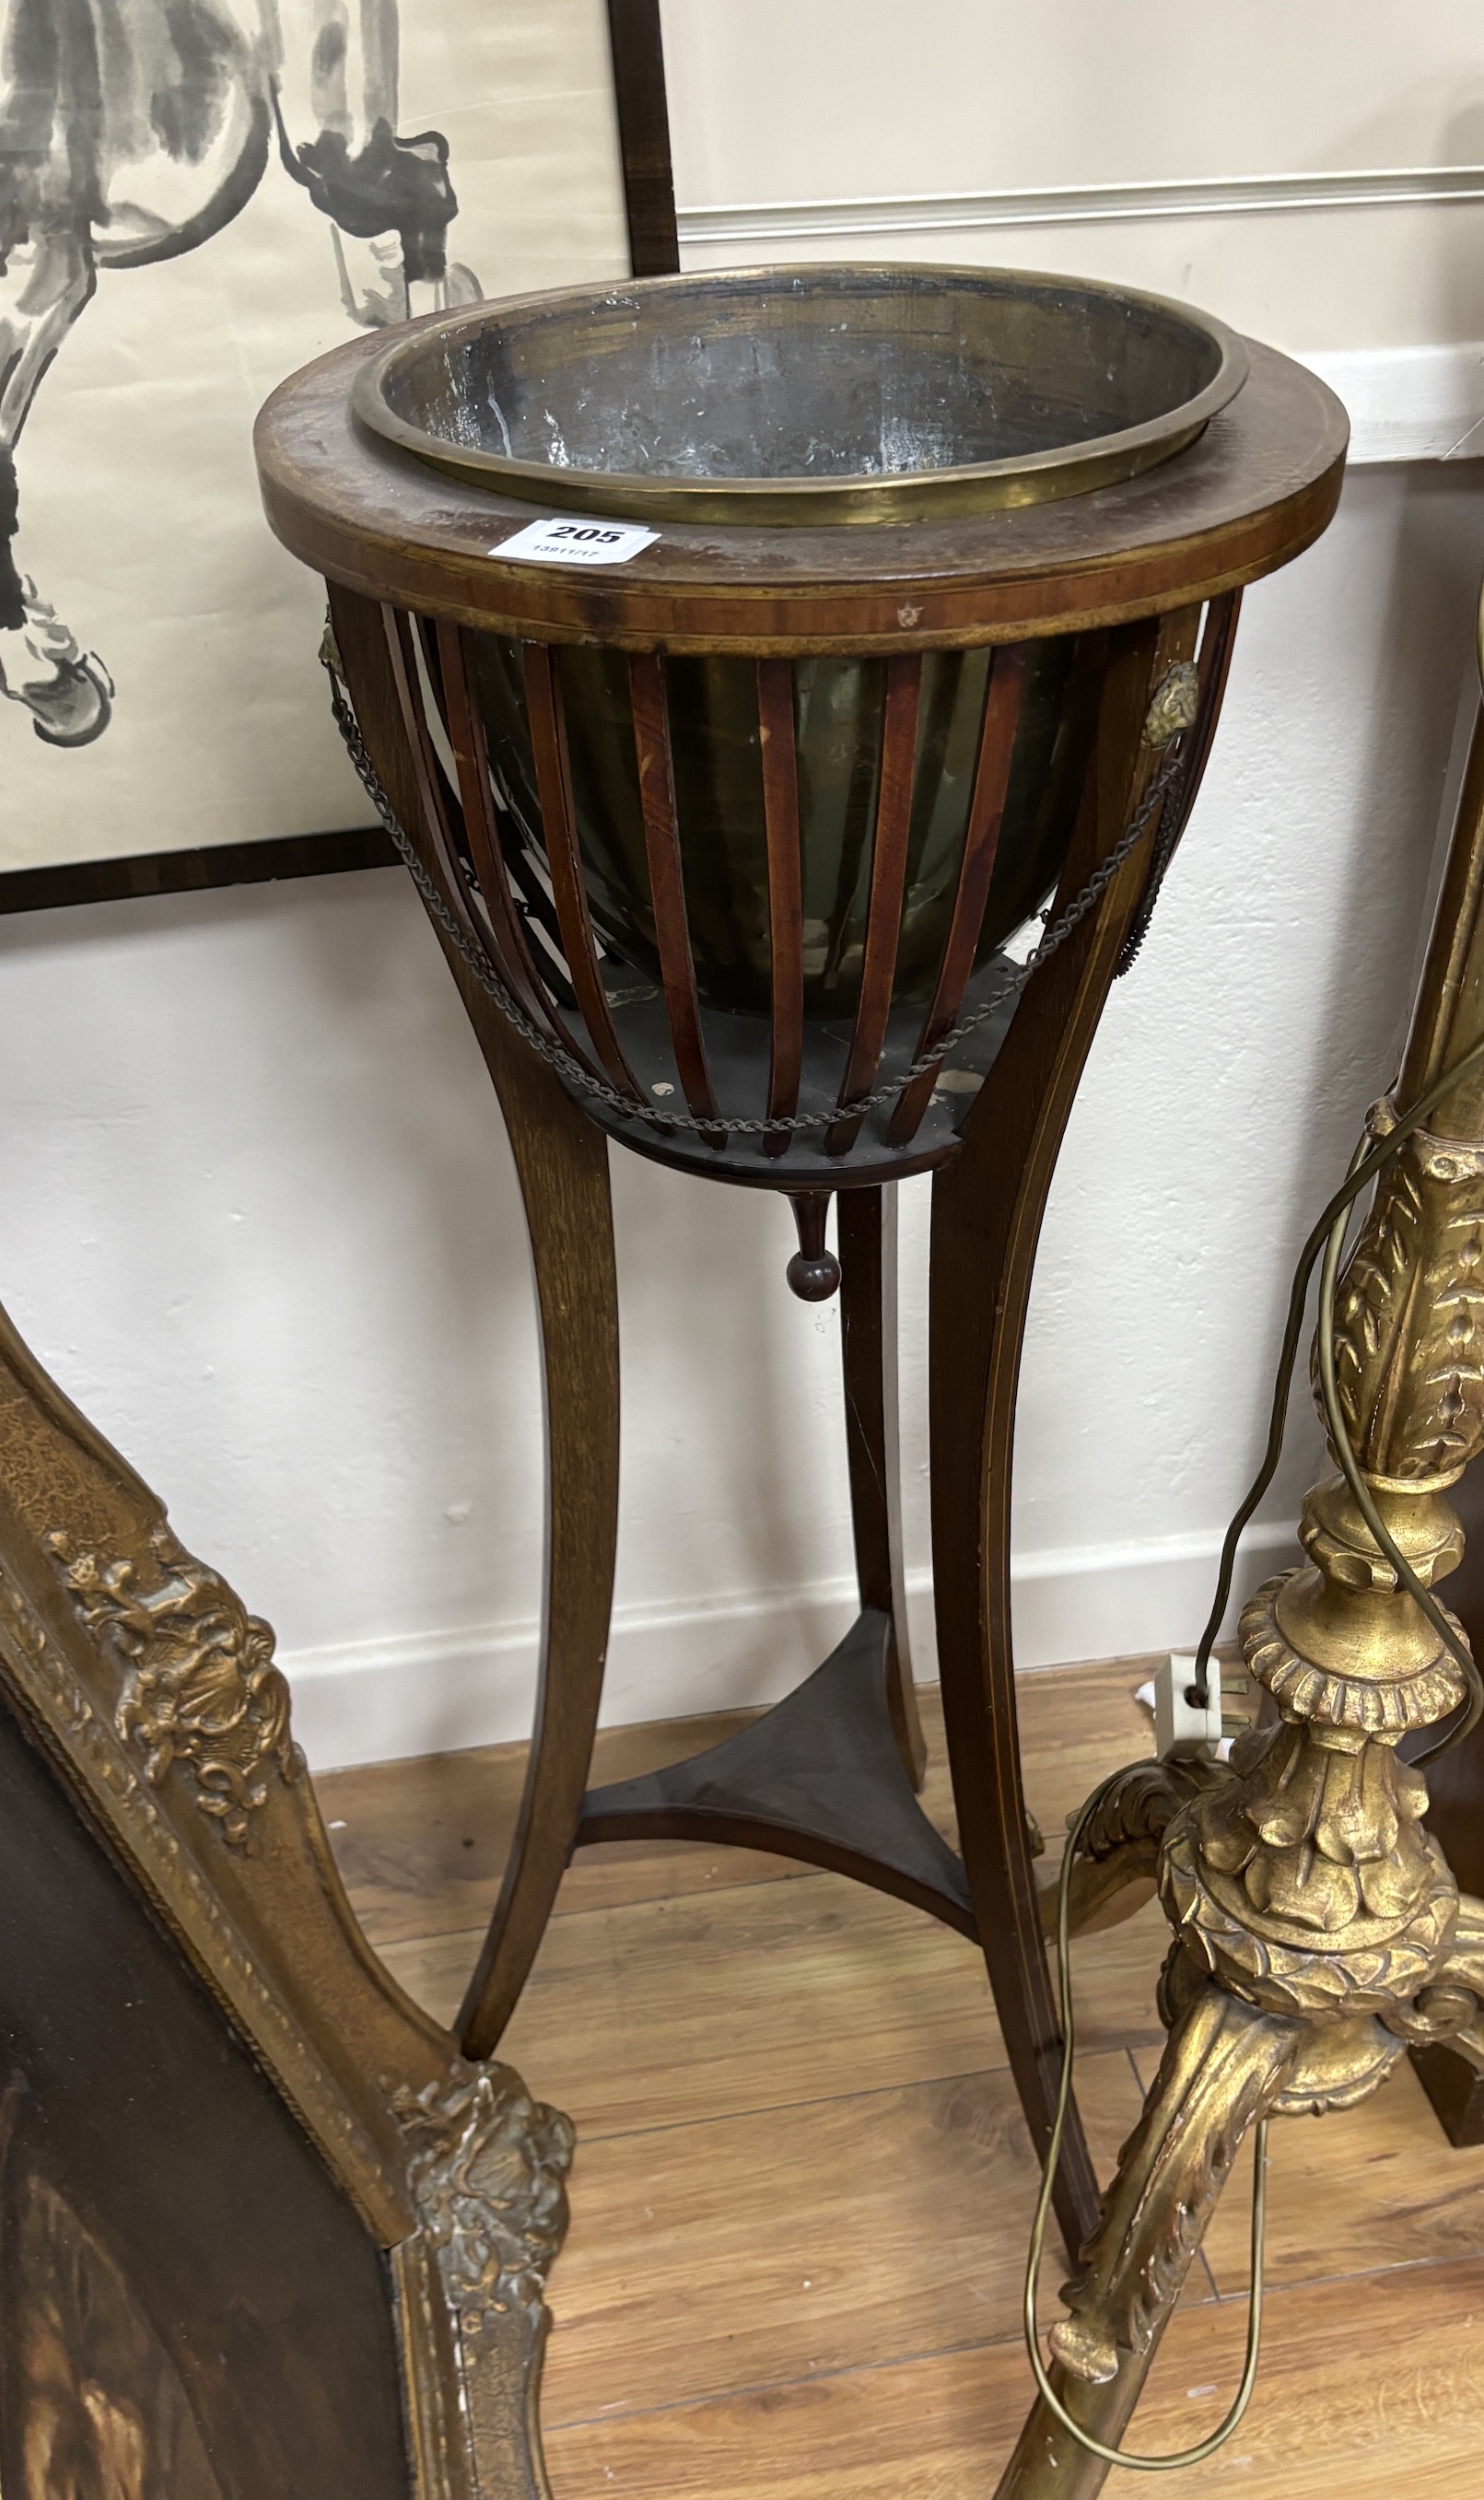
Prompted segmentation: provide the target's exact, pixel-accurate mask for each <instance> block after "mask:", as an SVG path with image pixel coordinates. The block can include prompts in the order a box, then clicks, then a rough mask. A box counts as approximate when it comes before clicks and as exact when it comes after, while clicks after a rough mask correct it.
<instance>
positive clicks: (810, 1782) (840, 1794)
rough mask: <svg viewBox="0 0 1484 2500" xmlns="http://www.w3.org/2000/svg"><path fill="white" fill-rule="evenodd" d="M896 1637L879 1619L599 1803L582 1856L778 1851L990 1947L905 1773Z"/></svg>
mask: <svg viewBox="0 0 1484 2500" xmlns="http://www.w3.org/2000/svg"><path fill="white" fill-rule="evenodd" d="M890 1637H891V1626H890V1623H889V1621H888V1619H887V1617H886V1616H885V1615H884V1614H882V1613H879V1612H877V1611H876V1610H875V1609H874V1608H870V1607H868V1608H867V1609H866V1611H865V1612H864V1613H863V1614H861V1615H859V1616H858V1617H857V1619H856V1621H855V1623H854V1624H853V1625H852V1626H851V1628H850V1630H849V1631H848V1632H847V1633H846V1634H845V1637H844V1639H843V1640H842V1641H841V1644H840V1647H839V1648H838V1649H837V1650H835V1651H833V1652H832V1653H831V1655H830V1657H828V1658H827V1659H826V1660H825V1662H824V1664H823V1665H822V1666H819V1667H816V1668H815V1670H814V1672H813V1674H812V1675H811V1676H810V1677H809V1678H808V1681H807V1682H806V1683H804V1684H801V1685H800V1686H799V1688H798V1690H797V1692H794V1693H791V1694H788V1696H787V1698H786V1699H785V1700H782V1701H779V1702H777V1703H775V1706H774V1708H773V1709H772V1710H769V1711H767V1712H766V1713H765V1714H764V1716H763V1717H762V1718H761V1719H758V1720H755V1721H754V1722H753V1724H752V1726H751V1727H744V1728H743V1729H742V1732H741V1734H740V1735H736V1736H729V1737H728V1738H727V1739H726V1741H725V1743H724V1744H720V1745H713V1746H712V1747H711V1748H710V1750H709V1753H705V1754H696V1755H693V1756H692V1757H691V1759H690V1760H689V1761H685V1762H674V1763H672V1764H671V1765H670V1766H669V1767H668V1768H667V1769H665V1770H662V1771H649V1772H646V1773H645V1774H644V1776H643V1778H641V1779H635V1780H619V1781H616V1782H615V1783H614V1784H613V1786H612V1787H610V1788H604V1789H594V1790H592V1791H590V1793H589V1794H588V1795H587V1797H586V1799H585V1800H584V1803H583V1807H582V1819H581V1822H580V1824H579V1825H578V1827H577V1846H578V1847H581V1846H583V1845H584V1844H585V1843H587V1842H589V1841H600V1840H699V1841H709V1842H712V1843H716V1842H726V1843H730V1844H731V1845H732V1846H733V1847H735V1848H742V1849H767V1850H772V1851H774V1852H775V1853H776V1854H777V1855H778V1856H780V1857H784V1858H799V1859H804V1860H805V1861H806V1862H807V1863H808V1864H810V1865H814V1866H827V1867H830V1868H832V1869H833V1870H834V1871H835V1872H836V1873H837V1874H841V1875H850V1876H853V1877H854V1878H855V1879H856V1881H857V1882H858V1883H862V1884H870V1885H873V1886H874V1888H875V1890H876V1891H881V1892H891V1893H894V1894H895V1895H896V1896H897V1897H898V1898H899V1899H900V1900H904V1901H911V1902H913V1903H914V1904H915V1905H916V1907H917V1908H918V1909H922V1910H927V1911H928V1912H929V1913H930V1914H931V1915H932V1917H934V1918H935V1919H940V1920H942V1922H943V1924H945V1925H947V1926H950V1927H956V1928H957V1929H958V1931H959V1933H960V1934H961V1935H965V1936H968V1937H970V1938H971V1939H973V1940H974V1941H977V1934H978V1930H977V1928H976V1926H975V1924H974V1917H973V1904H972V1902H971V1900H970V1895H969V1883H968V1878H967V1877H966V1875H965V1873H964V1868H963V1863H962V1860H961V1859H959V1858H958V1857H956V1856H955V1854H954V1852H953V1851H952V1850H951V1849H950V1848H949V1846H948V1843H947V1842H946V1841H945V1840H944V1839H943V1838H942V1836H941V1834H940V1832H939V1831H937V1830H936V1829H935V1828H934V1826H933V1825H932V1824H931V1823H930V1822H929V1821H928V1818H927V1816H926V1815H925V1814H924V1813H923V1810H922V1808H921V1806H920V1805H919V1804H918V1802H917V1799H916V1797H915V1796H914V1795H913V1793H912V1789H911V1785H910V1783H909V1781H908V1779H907V1773H906V1771H905V1770H904V1769H903V1767H902V1762H901V1758H900V1756H899V1755H898V1752H897V1741H896V1736H895V1734H894V1732H893V1729H892V1724H891V1713H890V1708H889V1706H888V1702H887V1672H888V1655H889V1643H890Z"/></svg>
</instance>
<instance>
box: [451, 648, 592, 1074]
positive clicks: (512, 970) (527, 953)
mask: <svg viewBox="0 0 1484 2500" xmlns="http://www.w3.org/2000/svg"><path fill="white" fill-rule="evenodd" d="M435 648H436V650H437V654H438V684H439V691H440V693H441V694H442V697H443V714H444V727H445V730H446V731H447V734H448V743H449V745H450V746H451V747H452V749H453V762H454V769H455V771H456V772H457V774H458V790H459V804H460V806H461V808H462V811H463V818H464V834H465V838H466V839H467V840H468V843H469V852H470V857H471V858H472V859H473V861H474V866H475V874H476V875H477V876H478V880H479V892H480V893H481V894H482V896H483V898H484V904H485V908H486V909H487V911H488V913H489V919H490V927H491V929H492V931H493V933H494V940H495V951H496V960H497V962H498V963H499V966H500V970H501V971H502V972H503V974H504V976H505V979H506V981H507V983H508V985H509V987H510V988H511V990H512V991H513V992H514V995H515V997H516V998H517V999H518V1000H519V1002H520V1004H521V1005H522V1006H523V1007H524V1008H525V1010H526V1013H527V1014H528V1015H529V1016H530V1017H531V1018H532V1020H533V1022H535V1023H536V1024H538V1025H540V1026H541V1027H542V1028H543V1030H544V1032H546V1033H547V1034H549V1035H550V1036H551V1037H552V1038H553V1039H554V1040H556V1041H558V1042H560V1043H561V1045H562V1047H563V1049H564V1050H565V1051H566V1052H567V1054H568V1055H569V1057H570V1058H572V1059H573V1060H575V1061H576V1063H577V1066H578V1067H580V1068H582V1069H587V1070H588V1072H589V1073H591V1072H592V1068H591V1062H590V1061H589V1060H588V1058H587V1056H586V1054H585V1052H583V1051H582V1050H580V1049H579V1048H578V1047H577V1043H576V1042H575V1041H574V1040H573V1038H572V1036H571V1035H570V1034H569V1032H568V1031H567V1028H566V1026H565V1025H564V1024H563V1022H562V1020H561V1017H560V1016H559V1015H558V1014H557V1012H556V1010H555V1008H554V1007H553V1005H552V1004H551V1001H550V999H549V997H548V995H547V992H546V988H545V984H544V981H543V980H542V977H541V974H540V972H539V971H538V970H537V968H536V963H535V960H534V958H533V956H532V953H531V948H530V943H529V941H528V939H527V937H526V932H525V924H524V922H523V920H522V918H521V914H520V908H519V905H517V903H516V901H515V898H514V896H513V895H512V893H511V885H510V878H509V876H508V875H507V873H506V866H505V853H504V850H503V848H502V845H501V841H500V827H499V823H498V820H497V818H496V815H495V796H494V790H493V788H492V786H491V783H490V777H489V753H488V749H487V747H486V745H485V742H484V723H483V719H482V717H481V714H480V711H479V705H478V696H477V694H476V691H475V687H474V684H473V676H472V669H471V654H470V650H469V646H468V641H467V639H466V637H465V636H464V634H463V633H462V632H461V630H460V628H459V627H458V626H457V625H450V624H449V623H448V621H447V619H446V618H445V617H442V616H441V617H440V618H439V619H438V625H437V635H436V643H435ZM486 942H488V941H487V940H486Z"/></svg>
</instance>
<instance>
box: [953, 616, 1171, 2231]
mask: <svg viewBox="0 0 1484 2500" xmlns="http://www.w3.org/2000/svg"><path fill="white" fill-rule="evenodd" d="M1198 622H1199V617H1198V613H1197V611H1195V610H1193V609H1185V610H1183V611H1181V612H1180V613H1179V614H1177V615H1174V616H1171V617H1168V618H1166V619H1164V620H1162V621H1161V622H1160V624H1159V625H1158V626H1157V627H1156V626H1155V625H1154V624H1153V623H1149V624H1141V625H1136V626H1126V627H1124V628H1122V629H1121V630H1120V632H1119V634H1118V635H1117V637H1116V640H1115V647H1114V649H1113V651H1112V652H1111V653H1110V655H1109V667H1108V674H1107V677H1106V680H1105V689H1104V694H1103V700H1102V707H1101V710H1100V714H1099V720H1098V728H1097V738H1096V745H1095V749H1094V756H1093V764H1092V769H1091V771H1090V773H1089V779H1088V786H1087V793H1086V796H1085V799H1084V803H1083V806H1082V810H1081V814H1080V816H1079V819H1078V824H1077V829H1076V833H1075V835H1074V837H1073V840H1072V848H1071V852H1070V854H1069V858H1068V862H1067V867H1066V871H1065V872H1064V876H1063V880H1062V888H1061V892H1060V894H1059V896H1058V898H1057V905H1058V906H1060V905H1061V904H1062V903H1063V902H1065V901H1066V900H1067V899H1068V898H1069V897H1070V896H1071V895H1072V894H1074V893H1075V892H1076V891H1077V890H1078V889H1079V888H1080V887H1081V885H1082V884H1083V883H1084V881H1085V880H1086V878H1087V876H1088V874H1089V873H1090V872H1091V870H1092V869H1093V868H1094V867H1096V865H1097V863H1098V862H1099V861H1100V860H1102V859H1104V858H1105V857H1106V855H1107V853H1108V852H1109V850H1111V849H1112V847H1113V845H1114V843H1115V842H1116V841H1117V839H1118V837H1119V835H1120V834H1121V833H1122V830H1123V827H1124V825H1125V824H1126V823H1127V821H1128V818H1129V814H1130V811H1131V809H1132V806H1134V804H1135V803H1136V802H1137V799H1138V793H1139V790H1140V789H1141V787H1142V786H1143V782H1144V780H1145V779H1146V778H1147V777H1148V775H1149V774H1150V773H1152V772H1153V770H1154V769H1155V766H1156V762H1157V759H1156V757H1155V756H1154V754H1153V753H1152V751H1151V750H1150V749H1149V748H1148V747H1146V746H1143V744H1142V730H1143V722H1144V716H1145V712H1146V710H1147V707H1148V703H1149V696H1150V691H1151V688H1152V687H1153V685H1154V684H1155V683H1156V682H1157V681H1158V678H1159V677H1160V676H1161V675H1162V674H1164V672H1165V671H1166V670H1167V669H1168V668H1169V667H1170V666H1171V663H1172V662H1174V661H1176V660H1179V659H1183V658H1187V657H1188V656H1189V654H1190V651H1191V649H1192V648H1193V646H1194V642H1195V637H1196V628H1197V625H1198ZM1142 873H1143V863H1142V862H1141V861H1140V859H1139V858H1138V854H1136V856H1135V858H1134V860H1133V861H1131V862H1130V863H1129V864H1128V866H1127V867H1126V868H1125V869H1124V870H1123V871H1122V872H1120V874H1119V875H1118V876H1117V877H1116V878H1115V879H1114V881H1113V882H1112V884H1111V885H1110V886H1109V887H1108V890H1107V892H1106V894H1105V896H1104V897H1103V900H1102V902H1101V904H1100V905H1099V907H1098V908H1097V909H1096V910H1095V911H1093V912H1090V913H1089V914H1088V916H1087V918H1086V919H1085V920H1084V921H1083V922H1082V924H1081V926H1080V928H1079V929H1078V930H1077V931H1076V933H1075V935H1074V936H1073V937H1072V938H1071V939H1070V940H1069V941H1068V943H1067V944H1066V945H1064V946H1063V947H1062V949H1061V951H1060V952H1059V953H1058V954H1057V955H1055V956H1054V957H1053V958H1052V959H1051V961H1050V962H1049V963H1048V964H1047V965H1046V966H1045V967H1044V969H1043V970H1041V971H1040V972H1039V974H1038V976H1037V978H1036V979H1035V980H1034V981H1033V983H1032V984H1031V986H1030V988H1029V989H1028V991H1027V992H1026V995H1025V997H1024V999H1023V1001H1022V1003H1021V1004H1020V1006H1019V1008H1018V1009H1017V1012H1016V1015H1015V1020H1014V1023H1013V1024H1012V1026H1011V1028H1010V1031H1009V1034H1008V1036H1006V1043H1005V1046H1004V1048H1003V1049H1002V1051H1001V1052H1000V1054H999V1057H998V1058H997V1060H996V1061H995V1064H994V1067H993V1069H991V1071H990V1074H989V1075H988V1077H987V1078H986V1080H985V1083H984V1085H983V1087H982V1089H981V1090H980V1092H979V1094H978V1095H977V1097H976V1098H975V1100H974V1102H973V1107H972V1108H971V1110H970V1112H969V1115H968V1117H967V1119H966V1121H965V1123H964V1130H963V1138H964V1143H963V1147H962V1151H961V1152H960V1153H959V1155H958V1156H957V1157H956V1158H955V1160H954V1161H953V1162H952V1163H951V1164H946V1165H944V1166H942V1167H941V1168H940V1170H939V1171H938V1173H937V1174H936V1175H935V1178H934V1183H933V1236H932V1237H933V1247H932V1264H931V1275H930V1287H929V1298H930V1323H929V1328H930V1352H929V1401H930V1412H931V1432H932V1478H933V1585H934V1603H935V1608H936V1613H937V1622H938V1655H939V1673H940V1679H941V1683H942V1696H943V1723H944V1729H945V1733H946V1736H947V1744H948V1759H949V1763H950V1766H951V1769H952V1773H953V1793H954V1802H955V1806H956V1809H957V1814H958V1825H959V1841H960V1846H961V1848H962V1850H963V1854H964V1863H965V1866H966V1869H967V1871H968V1875H969V1882H970V1889H971V1891H972V1893H973V1904H974V1912H975V1916H976V1918H977V1921H978V1928H979V1935H980V1938H981V1940H982V1942H983V1947H984V1957H985V1960H986V1962H987V1964H988V1968H989V1978H990V1985H991V1987H992V1989H993V1990H994V1998H995V2008H996V2011H997V2013H998V2015H999V2018H1000V2024H1001V2028H1002V2030H1003V2031H1004V2034H1005V2044H1006V2053H1007V2055H1008V2057H1009V2062H1010V2068H1011V2071H1012V2073H1013V2075H1014V2077H1015V2083H1016V2087H1017V2089H1018V2090H1019V2093H1020V2100H1021V2106H1022V2108H1023V2109H1024V2111H1025V2114H1026V2120H1027V2122H1028V2124H1029V2126H1030V2129H1031V2137H1032V2141H1033V2143H1034V2145H1035V2147H1036V2151H1037V2155H1038V2157H1039V2158H1043V2157H1044V2154H1045V2150H1046V2147H1047V2145H1048V2144H1049V2141H1050V2133H1051V2115H1052V2109H1053V2105H1054V2101H1055V2095H1056V2089H1057V2083H1058V2080H1059V2076H1060V2071H1061V2055H1062V2051H1061V2035H1060V2030H1059V2027H1058V2023H1057V2018H1056V2008H1055V2003H1054V2000H1053V1996H1052V1990H1051V1982H1050V1975H1049V1972H1048V1969H1047V1965H1046V1957H1045V1952H1044V1949H1043V1946H1042V1943H1041V1932H1040V1914H1039V1900H1038V1892H1037V1885H1036V1878H1035V1872H1034V1867H1033V1861H1032V1856H1031V1842H1030V1835H1029V1832H1028V1829H1027V1823H1026V1810H1025V1797H1024V1793H1023V1792H1022V1788H1021V1782H1020V1752H1019V1742H1018V1735H1017V1727H1016V1713H1015V1675H1014V1654H1013V1649H1012V1645H1011V1637H1010V1582H1009V1550H1010V1473H1011V1460H1012V1456H1013V1445H1014V1425H1015V1393H1016V1388H1017V1384H1018V1378H1019V1371H1020V1352H1021V1345H1022V1342H1023V1338H1024V1333H1025V1320H1026V1309H1027V1304H1028V1302H1029V1299H1030V1290H1031V1278H1032V1273H1033V1268H1034V1265H1035V1257H1036V1245H1037V1241H1038V1238H1039V1233H1040V1225H1041V1217H1042V1214H1043V1212H1044V1209H1045V1203H1046V1197H1047V1193H1048V1191H1049V1189H1050V1185H1051V1175H1052V1172H1053V1170H1054V1168H1055V1165H1056V1158H1057V1153H1058V1151H1059V1149H1060V1145H1061V1140H1062V1135H1063V1132H1064V1130H1065V1128H1066V1123H1067V1117H1068V1113H1069V1112H1070V1110H1071V1107H1072V1097H1073V1094H1074V1092H1075V1090H1076V1084H1077V1080H1078V1078H1079V1076H1080V1074H1081V1071H1082V1067H1083V1064H1084V1062H1085V1060H1086V1056H1087V1052H1088V1048H1089V1046H1090V1044H1091V1041H1092V1036H1093V1034H1094V1032H1095V1031H1096V1028H1097V1023H1098V1018H1099V1015H1100V1013H1101V1012H1102V1007H1103V1003H1104V1000H1105V997H1106V995H1107V989H1108V984H1109V982H1110V981H1111V979H1112V975H1113V967H1114V964H1115V963H1116V961H1117V956H1118V949H1119V947H1120V945H1121V944H1122V942H1123V935H1124V932H1125V930H1126V929H1127V927H1128V925H1129V921H1130V918H1131V916H1132V913H1133V911H1134V909H1135V907H1136V905H1137V902H1138V893H1139V888H1140V883H1141V878H1142ZM1101 1290H1102V1279H1101V1277H1100V1276H1099V1275H1098V1273H1097V1272H1096V1271H1095V1270H1093V1269H1090V1270H1089V1274H1088V1280H1087V1291H1088V1296H1089V1301H1090V1303H1091V1301H1092V1299H1093V1298H1094V1297H1095V1296H1096V1295H1097V1294H1098V1293H1099V1292H1100V1291H1101ZM1066 1395H1067V1400H1068V1404H1069V1407H1070V1408H1071V1409H1072V1410H1073V1411H1074V1410H1075V1404H1076V1383H1075V1381H1074V1380H1072V1381H1069V1382H1068V1383H1067V1384H1066ZM1056 2214H1057V2220H1058V2221H1059V2222H1060V2224H1061V2227H1062V2231H1063V2234H1064V2236H1065V2238H1066V2241H1067V2245H1068V2248H1069V2250H1070V2251H1071V2253H1072V2255H1073V2257H1075V2255H1076V2253H1077V2252H1078V2250H1079V2249H1080V2247H1081V2244H1082V2242H1083V2240H1084V2239H1085V2238H1086V2237H1087V2236H1088V2234H1089V2233H1090V2232H1091V2230H1092V2229H1093V2227H1094V2225H1095V2223H1096V2221H1097V2219H1098V2189H1097V2182H1096V2179H1095V2177H1094V2173H1093V2167H1092V2163H1091V2160H1090V2159H1089V2157H1088V2153H1087V2146H1086V2143H1085V2141H1084V2138H1083V2135H1082V2131H1081V2127H1080V2125H1079V2124H1078V2123H1076V2122H1075V2117H1074V2114H1073V2122H1072V2124H1071V2125H1070V2126H1069V2129H1068V2133H1067V2137H1066V2141H1065V2146H1064V2150H1063V2155H1062V2162H1061V2169H1060V2172H1059V2175H1058V2181H1057V2189H1056Z"/></svg>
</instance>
